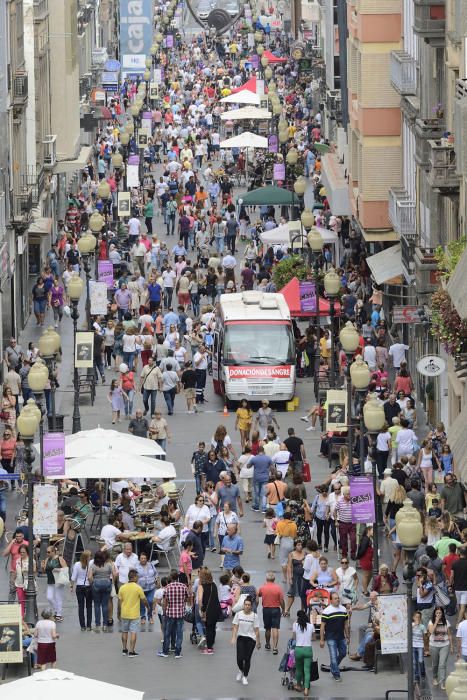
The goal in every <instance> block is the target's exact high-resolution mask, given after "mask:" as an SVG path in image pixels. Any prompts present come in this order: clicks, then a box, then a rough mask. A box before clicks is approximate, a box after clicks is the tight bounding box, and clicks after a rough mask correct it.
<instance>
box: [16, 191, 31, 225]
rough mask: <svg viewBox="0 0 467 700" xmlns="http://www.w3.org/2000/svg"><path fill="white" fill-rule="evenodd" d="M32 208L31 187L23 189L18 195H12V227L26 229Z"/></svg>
mask: <svg viewBox="0 0 467 700" xmlns="http://www.w3.org/2000/svg"><path fill="white" fill-rule="evenodd" d="M32 206H33V203H32V189H31V187H29V186H27V187H23V188H22V191H21V192H20V193H19V194H13V211H12V219H13V225H16V226H24V227H25V228H26V227H27V226H28V225H29V223H30V221H31V219H32Z"/></svg>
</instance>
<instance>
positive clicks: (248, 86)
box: [232, 76, 256, 94]
mask: <svg viewBox="0 0 467 700" xmlns="http://www.w3.org/2000/svg"><path fill="white" fill-rule="evenodd" d="M241 90H250V91H251V92H256V77H255V76H253V78H250V79H249V80H247V81H246V83H244V84H243V85H241V86H240V87H238V88H234V89H233V90H232V94H235V93H236V92H240V91H241Z"/></svg>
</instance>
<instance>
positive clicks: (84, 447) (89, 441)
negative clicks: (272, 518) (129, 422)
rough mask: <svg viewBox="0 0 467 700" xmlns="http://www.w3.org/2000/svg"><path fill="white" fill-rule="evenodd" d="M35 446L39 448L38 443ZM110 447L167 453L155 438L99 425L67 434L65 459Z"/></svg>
mask: <svg viewBox="0 0 467 700" xmlns="http://www.w3.org/2000/svg"><path fill="white" fill-rule="evenodd" d="M34 447H35V448H36V449H37V450H39V445H38V444H36V445H34ZM108 449H113V450H115V451H117V452H118V451H122V452H128V453H130V454H135V455H140V456H144V457H160V456H162V455H165V452H164V450H163V449H162V447H161V446H160V445H159V444H158V443H157V442H156V441H155V440H149V439H148V438H143V437H138V436H136V435H131V433H119V432H118V430H105V429H104V428H100V427H97V428H93V429H92V430H80V432H79V433H75V434H74V435H66V436H65V459H73V458H74V457H86V456H87V455H92V454H94V453H95V452H97V451H98V450H108Z"/></svg>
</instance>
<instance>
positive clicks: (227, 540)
mask: <svg viewBox="0 0 467 700" xmlns="http://www.w3.org/2000/svg"><path fill="white" fill-rule="evenodd" d="M237 532H238V525H237V524H236V523H229V525H227V534H226V535H224V539H223V540H222V549H221V554H223V555H224V569H230V571H232V569H234V568H235V567H236V566H240V557H241V555H242V554H243V539H242V538H241V537H240V535H238V534H237Z"/></svg>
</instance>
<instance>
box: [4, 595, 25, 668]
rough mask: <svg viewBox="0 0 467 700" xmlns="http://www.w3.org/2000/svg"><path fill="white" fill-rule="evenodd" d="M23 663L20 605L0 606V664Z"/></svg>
mask: <svg viewBox="0 0 467 700" xmlns="http://www.w3.org/2000/svg"><path fill="white" fill-rule="evenodd" d="M22 663H23V630H22V623H21V605H18V603H12V604H8V605H0V664H22Z"/></svg>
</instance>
